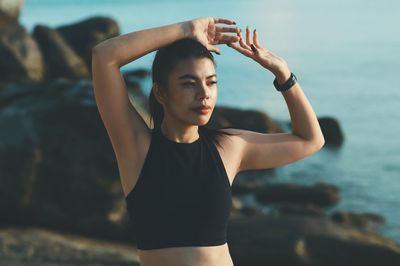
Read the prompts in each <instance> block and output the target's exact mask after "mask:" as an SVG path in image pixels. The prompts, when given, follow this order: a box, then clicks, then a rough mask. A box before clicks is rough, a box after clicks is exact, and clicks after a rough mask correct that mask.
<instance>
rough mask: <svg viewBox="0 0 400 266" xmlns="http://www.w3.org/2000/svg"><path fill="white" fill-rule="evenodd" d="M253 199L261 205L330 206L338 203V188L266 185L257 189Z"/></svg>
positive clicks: (325, 185)
mask: <svg viewBox="0 0 400 266" xmlns="http://www.w3.org/2000/svg"><path fill="white" fill-rule="evenodd" d="M255 197H256V199H257V200H258V201H260V202H261V203H265V204H268V203H276V202H289V203H301V204H304V203H311V204H314V205H316V206H332V205H334V204H336V203H337V202H338V201H339V195H338V188H337V187H336V186H334V185H328V184H323V183H316V184H315V185H314V186H311V187H310V186H304V185H299V184H289V183H288V184H277V183H275V184H268V185H266V186H265V187H264V188H262V189H259V190H258V191H257V192H256V194H255Z"/></svg>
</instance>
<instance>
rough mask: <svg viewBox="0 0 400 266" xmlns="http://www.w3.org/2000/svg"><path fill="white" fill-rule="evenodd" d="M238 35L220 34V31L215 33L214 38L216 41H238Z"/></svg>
mask: <svg viewBox="0 0 400 266" xmlns="http://www.w3.org/2000/svg"><path fill="white" fill-rule="evenodd" d="M239 38H240V37H239V36H237V35H227V34H222V33H217V34H216V35H215V40H216V41H217V42H218V43H225V44H226V43H230V42H237V41H239Z"/></svg>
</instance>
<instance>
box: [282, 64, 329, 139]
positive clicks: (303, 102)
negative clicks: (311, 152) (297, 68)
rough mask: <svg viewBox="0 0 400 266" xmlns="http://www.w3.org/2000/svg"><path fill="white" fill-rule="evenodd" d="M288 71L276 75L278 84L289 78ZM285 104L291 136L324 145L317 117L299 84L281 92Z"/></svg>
mask: <svg viewBox="0 0 400 266" xmlns="http://www.w3.org/2000/svg"><path fill="white" fill-rule="evenodd" d="M290 73H291V72H290V70H289V69H285V70H282V71H280V72H279V73H277V74H276V79H277V81H278V84H282V83H284V82H285V81H286V80H287V79H289V77H290ZM282 96H283V97H284V99H285V101H286V104H287V106H288V109H289V113H290V118H291V124H292V132H293V134H295V135H297V136H299V137H301V138H303V139H306V140H309V141H310V142H313V143H316V145H318V146H319V145H322V144H323V143H324V141H325V140H324V136H323V134H322V131H321V127H320V125H319V122H318V119H317V116H316V114H315V112H314V110H313V108H312V106H311V104H310V102H309V101H308V99H307V97H306V96H305V94H304V92H303V90H302V89H301V87H300V84H299V83H296V84H295V85H293V87H292V88H290V89H289V90H287V91H283V92H282Z"/></svg>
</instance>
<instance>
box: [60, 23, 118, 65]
mask: <svg viewBox="0 0 400 266" xmlns="http://www.w3.org/2000/svg"><path fill="white" fill-rule="evenodd" d="M56 29H57V30H58V32H59V33H60V34H61V35H62V36H63V38H64V39H65V40H66V42H67V43H68V44H69V45H70V46H71V47H72V49H74V51H75V52H76V53H77V54H78V55H79V56H80V57H81V58H83V60H84V61H85V63H86V65H87V66H89V72H91V66H92V48H93V47H94V46H95V45H97V44H98V43H100V42H102V41H104V40H106V39H109V38H111V37H115V36H118V35H119V34H120V31H119V27H118V24H117V22H116V21H115V20H114V19H112V18H108V17H101V16H96V17H91V18H88V19H84V20H81V21H78V22H76V23H72V24H69V25H64V26H60V27H57V28H56Z"/></svg>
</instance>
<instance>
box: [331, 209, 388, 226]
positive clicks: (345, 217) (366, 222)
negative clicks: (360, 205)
mask: <svg viewBox="0 0 400 266" xmlns="http://www.w3.org/2000/svg"><path fill="white" fill-rule="evenodd" d="M331 219H332V220H333V221H335V222H337V223H341V224H350V225H354V226H360V227H365V228H368V227H369V226H370V225H376V224H383V223H385V219H384V217H383V216H381V215H379V214H375V213H354V212H349V211H335V212H333V213H332V214H331Z"/></svg>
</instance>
